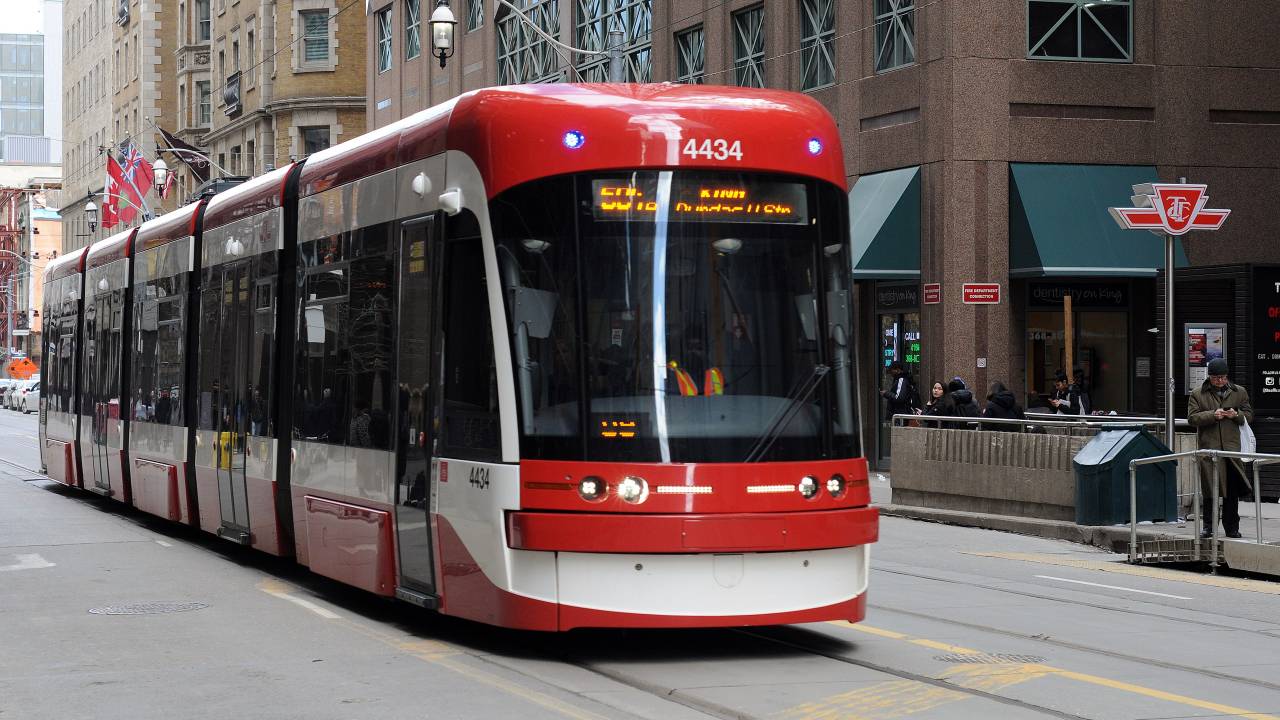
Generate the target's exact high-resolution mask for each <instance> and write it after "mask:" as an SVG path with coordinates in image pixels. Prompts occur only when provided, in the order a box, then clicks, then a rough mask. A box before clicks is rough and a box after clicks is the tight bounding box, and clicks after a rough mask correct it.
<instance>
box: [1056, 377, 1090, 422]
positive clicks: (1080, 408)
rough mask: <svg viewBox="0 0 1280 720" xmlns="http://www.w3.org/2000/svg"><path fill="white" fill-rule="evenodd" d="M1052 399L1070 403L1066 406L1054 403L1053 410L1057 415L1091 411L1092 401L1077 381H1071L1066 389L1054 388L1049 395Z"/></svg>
mask: <svg viewBox="0 0 1280 720" xmlns="http://www.w3.org/2000/svg"><path fill="white" fill-rule="evenodd" d="M1049 397H1050V398H1052V399H1054V400H1066V401H1067V402H1068V403H1070V405H1069V406H1068V407H1066V408H1060V407H1058V406H1057V405H1054V406H1053V408H1054V411H1055V412H1057V413H1058V414H1059V415H1090V414H1092V413H1093V402H1092V401H1091V400H1090V399H1089V393H1088V391H1086V390H1085V389H1084V386H1083V385H1080V384H1079V383H1072V384H1071V385H1069V386H1067V389H1066V390H1055V391H1054V392H1053V394H1052V395H1050V396H1049Z"/></svg>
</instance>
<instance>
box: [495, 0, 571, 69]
mask: <svg viewBox="0 0 1280 720" xmlns="http://www.w3.org/2000/svg"><path fill="white" fill-rule="evenodd" d="M513 4H514V5H516V6H517V7H519V8H520V11H521V12H523V13H524V14H525V16H526V17H528V18H529V20H530V21H532V22H533V24H534V25H536V26H537V27H538V28H539V29H540V30H542V31H543V32H544V33H546V34H548V35H550V36H551V37H558V36H559V35H560V3H559V0H515V2H514V3H513ZM497 23H498V27H497V31H498V84H499V85H516V84H519V83H535V82H555V81H557V80H559V79H560V67H559V64H558V59H557V55H556V49H555V47H554V46H552V45H551V43H549V42H547V40H546V39H545V38H543V37H542V36H541V35H539V34H538V33H536V32H535V31H534V30H533V28H531V27H529V25H528V24H527V23H525V22H524V20H522V19H520V17H519V16H518V15H516V14H515V13H513V12H507V13H505V14H504V15H502V16H500V17H498V18H497Z"/></svg>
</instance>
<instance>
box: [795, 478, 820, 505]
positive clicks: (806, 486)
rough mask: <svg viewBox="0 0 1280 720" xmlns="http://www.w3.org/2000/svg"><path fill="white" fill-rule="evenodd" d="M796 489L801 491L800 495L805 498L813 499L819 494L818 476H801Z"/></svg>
mask: <svg viewBox="0 0 1280 720" xmlns="http://www.w3.org/2000/svg"><path fill="white" fill-rule="evenodd" d="M796 489H797V490H799V491H800V495H801V496H802V497H804V499H805V500H812V499H813V497H814V496H815V495H817V494H818V478H816V477H814V476H812V475H805V476H804V477H802V478H800V482H799V483H798V484H797V485H796Z"/></svg>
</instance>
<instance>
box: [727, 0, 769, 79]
mask: <svg viewBox="0 0 1280 720" xmlns="http://www.w3.org/2000/svg"><path fill="white" fill-rule="evenodd" d="M733 79H734V82H736V83H737V84H738V85H740V86H742V87H757V88H759V87H764V5H756V6H755V7H750V8H747V9H746V10H741V11H739V12H736V13H734V14H733Z"/></svg>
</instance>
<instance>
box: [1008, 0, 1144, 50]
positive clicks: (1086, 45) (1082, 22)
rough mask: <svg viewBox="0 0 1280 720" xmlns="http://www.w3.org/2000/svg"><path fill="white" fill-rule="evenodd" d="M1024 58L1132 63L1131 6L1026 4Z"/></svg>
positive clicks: (1056, 0) (1090, 0)
mask: <svg viewBox="0 0 1280 720" xmlns="http://www.w3.org/2000/svg"><path fill="white" fill-rule="evenodd" d="M1027 57H1030V58H1039V59H1045V60H1093V61H1097V62H1133V3H1132V2H1130V0H1108V1H1107V2H1097V0H1027Z"/></svg>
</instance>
